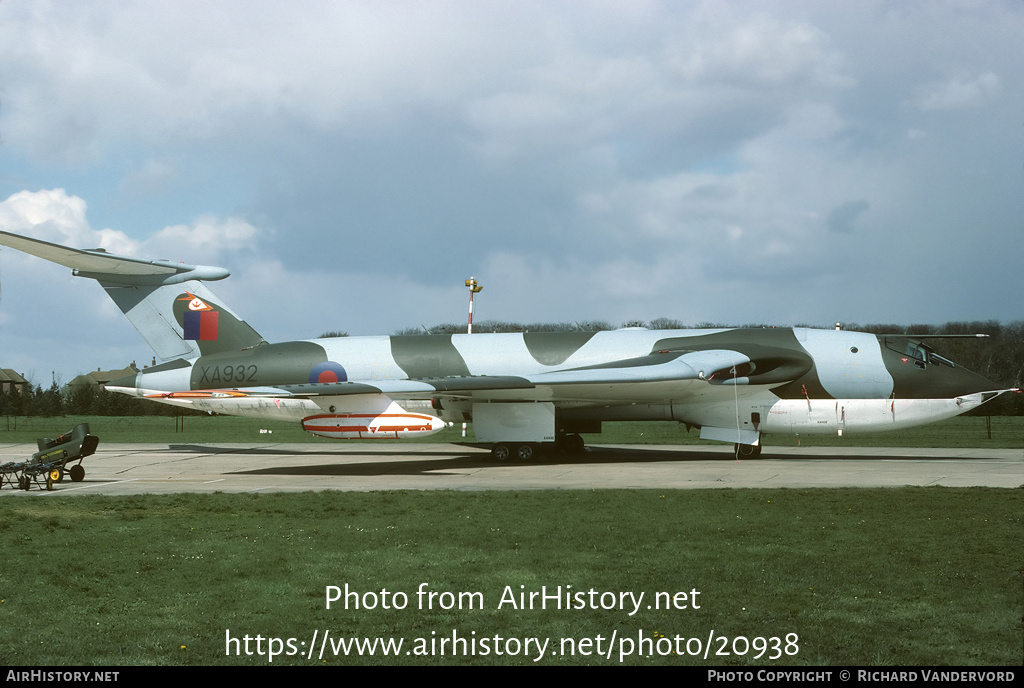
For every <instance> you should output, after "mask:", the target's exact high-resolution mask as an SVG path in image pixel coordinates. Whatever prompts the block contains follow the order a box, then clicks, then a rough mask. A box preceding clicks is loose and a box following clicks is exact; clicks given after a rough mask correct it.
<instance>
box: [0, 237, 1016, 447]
mask: <svg viewBox="0 0 1024 688" xmlns="http://www.w3.org/2000/svg"><path fill="white" fill-rule="evenodd" d="M0 245H4V246H10V247H11V248H15V249H18V250H20V251H24V252H26V253H30V254H32V255H35V256H38V257H40V258H44V259H46V260H49V261H52V262H54V263H59V264H60V265H64V266H66V267H69V268H71V269H72V270H73V271H74V274H75V275H77V276H79V277H90V278H92V279H95V280H97V281H98V282H99V283H100V285H102V286H103V288H104V289H105V290H106V291H107V294H108V295H109V296H110V298H112V299H113V300H114V302H115V303H116V304H117V305H118V306H119V307H120V308H121V310H122V311H123V312H124V314H125V315H127V316H128V319H129V320H131V322H132V324H133V325H135V327H136V329H138V331H139V332H140V333H142V336H143V337H145V338H146V341H147V342H149V344H150V346H152V347H153V349H154V350H155V351H156V353H157V354H158V355H159V356H160V357H161V358H162V359H163V360H164V361H165V362H164V363H162V364H160V365H157V366H155V367H152V368H148V369H146V370H144V371H142V372H140V373H138V374H137V375H134V376H131V377H128V378H123V379H121V380H116V381H114V382H113V383H111V384H109V385H107V389H109V390H113V391H116V392H122V393H125V394H130V395H133V396H139V397H145V398H147V399H152V400H153V401H158V402H161V403H166V404H174V405H179V406H186V407H190V408H195V409H201V410H204V411H210V412H217V413H225V414H231V415H239V416H253V417H257V418H265V419H276V420H291V421H297V422H300V423H302V426H303V427H304V428H305V429H306V430H308V431H309V432H312V433H315V434H317V435H322V436H325V437H334V438H340V439H345V438H373V437H386V438H392V439H394V438H402V437H413V436H417V435H427V434H430V433H433V432H437V431H439V430H440V429H442V428H443V427H445V424H446V422H464V421H472V423H473V425H474V430H475V432H476V436H477V439H478V440H480V441H481V442H487V443H493V445H494V449H493V452H494V456H495V457H496V458H499V459H504V458H508V457H509V456H517V457H518V458H519V459H523V460H526V459H529V458H531V457H532V456H533V454H534V452H535V451H536V450H537V448H538V447H539V446H540V445H541V444H544V443H552V444H554V445H556V446H560V447H562V448H565V449H577V450H578V449H582V446H583V440H582V439H581V437H580V435H579V433H585V432H600V428H601V422H602V421H612V420H671V421H678V422H680V423H684V424H686V426H687V427H698V428H700V436H701V437H702V438H705V439H711V440H719V441H723V442H732V443H734V444H735V446H736V450H737V452H738V453H739V454H741V455H746V456H756V455H757V454H759V453H760V448H761V443H760V438H761V436H762V435H764V434H768V433H804V434H813V433H818V434H823V433H839V434H843V433H847V432H856V431H877V430H887V429H895V428H905V427H910V426H913V425H921V424H924V423H928V422H931V421H936V420H941V419H944V418H950V417H952V416H956V415H958V414H960V413H963V412H965V411H968V410H970V409H972V408H974V407H976V406H978V405H980V404H982V403H984V402H986V401H988V400H990V399H992V398H994V397H996V396H998V395H999V394H1000V393H1002V392H1005V391H1010V390H1006V389H999V388H998V387H999V386H998V385H996V384H995V383H994V382H991V381H990V380H987V379H985V378H983V377H981V376H980V375H977V374H975V373H972V372H971V371H969V370H966V369H964V368H962V367H960V366H958V365H956V364H955V363H953V362H952V361H949V360H948V359H946V358H943V357H942V356H940V355H938V354H937V353H935V352H934V351H933V350H932V349H931V347H930V346H928V345H927V344H926V341H927V340H926V339H925V338H922V337H912V336H902V335H877V336H876V335H873V334H866V333H861V332H849V331H840V330H813V329H805V328H792V329H788V328H787V329H782V328H779V329H722V330H645V329H633V328H630V329H624V330H616V331H612V332H537V333H532V332H531V333H524V334H473V335H412V336H394V337H387V336H381V337H342V338H331V339H313V340H304V341H295V342H283V343H278V344H271V343H268V342H266V341H264V339H263V338H262V337H261V336H260V335H259V334H258V333H257V332H256V331H255V330H254V329H253V328H252V327H250V326H249V324H248V323H246V322H245V321H244V320H241V319H240V318H239V317H238V316H237V315H236V314H235V313H234V312H233V311H232V310H231V309H230V308H228V307H227V306H226V305H225V304H224V303H223V302H221V301H220V300H219V299H218V298H217V297H216V296H214V295H213V293H211V292H210V290H209V289H207V288H206V287H205V286H204V285H203V282H204V281H211V280H219V279H223V278H225V277H227V276H228V272H227V270H224V269H223V268H216V267H209V266H202V265H189V264H186V263H174V262H170V261H163V260H158V261H145V260H138V259H135V258H126V257H123V256H115V255H112V254H109V253H107V252H106V251H103V250H101V249H94V250H78V249H71V248H66V247H64V246H58V245H56V244H51V243H49V242H45V241H39V240H36V239H29V238H27V237H22V236H18V235H16V234H10V233H7V232H0Z"/></svg>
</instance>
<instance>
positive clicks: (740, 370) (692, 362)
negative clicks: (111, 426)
mask: <svg viewBox="0 0 1024 688" xmlns="http://www.w3.org/2000/svg"><path fill="white" fill-rule="evenodd" d="M755 368H756V366H755V365H754V364H753V363H752V361H751V359H750V358H749V357H748V356H745V355H744V354H740V353H738V352H736V351H729V350H724V349H722V350H718V349H716V350H707V351H691V352H659V353H653V354H650V355H647V356H640V357H636V358H629V359H623V360H620V361H615V362H612V363H605V364H601V365H595V366H586V367H580V368H570V369H566V370H559V371H549V372H540V373H536V374H532V375H523V376H514V375H460V376H451V377H436V378H418V379H379V380H355V381H350V382H329V383H304V384H291V385H273V386H267V387H249V388H232V389H208V390H183V391H178V392H155V391H154V392H151V393H149V394H147V395H146V396H150V397H159V398H166V399H189V398H203V399H208V400H215V399H230V398H238V397H306V398H310V397H324V396H327V397H339V396H352V395H364V394H383V395H386V396H388V397H391V398H392V399H430V398H431V397H435V396H438V395H444V396H450V397H462V398H472V399H476V400H486V399H489V398H500V399H503V400H510V399H522V400H528V399H541V398H543V399H547V398H550V397H551V396H552V394H550V393H549V391H550V390H553V388H558V387H564V386H568V385H572V386H574V387H575V388H582V390H581V394H582V395H583V396H584V397H585V396H586V393H585V390H586V387H587V386H590V385H605V386H606V385H615V384H642V383H649V382H670V381H684V380H705V381H707V382H708V383H710V384H730V383H732V384H749V383H750V382H761V383H765V384H768V383H776V382H779V381H789V380H791V379H795V377H791V376H790V374H789V373H787V374H786V375H785V376H784V377H785V379H784V380H780V379H779V377H778V375H777V374H776V375H764V374H763V376H765V377H770V378H771V379H764V380H760V379H757V376H756V375H752V374H748V375H747V376H745V377H740V376H741V375H742V374H744V373H746V372H747V371H750V370H754V369H755ZM796 368H800V369H803V366H794V367H793V371H792V372H793V373H794V374H795V373H796V372H797V371H796ZM776 370H777V369H776ZM723 371H727V372H726V374H725V375H723ZM716 378H717V379H716ZM554 396H559V395H557V394H555V395H554Z"/></svg>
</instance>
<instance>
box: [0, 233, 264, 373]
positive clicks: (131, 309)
mask: <svg viewBox="0 0 1024 688" xmlns="http://www.w3.org/2000/svg"><path fill="white" fill-rule="evenodd" d="M0 246H9V247H10V248H14V249H17V250H19V251H23V252H25V253H29V254H31V255H34V256H37V257H39V258H43V259H44V260H48V261H50V262H51V263H57V264H58V265H63V266H65V267H68V268H71V269H72V271H73V274H74V275H75V276H77V277H89V278H92V279H94V280H96V281H97V282H99V283H100V285H101V286H102V287H103V288H104V289H105V290H106V292H107V294H108V295H109V296H110V298H111V299H113V300H114V303H116V304H117V306H118V308H120V309H121V312H123V313H124V314H125V315H126V316H128V319H129V320H130V321H131V323H132V325H134V326H135V329H137V330H138V331H139V333H140V334H141V335H142V336H143V337H144V338H145V340H146V341H147V342H148V343H149V345H150V346H151V347H152V348H153V350H154V351H155V352H156V353H157V355H158V356H159V357H160V358H161V359H163V360H168V359H171V358H181V357H186V358H195V357H198V356H200V355H209V354H214V353H219V352H222V351H239V350H241V349H245V348H248V347H251V346H256V345H257V344H260V343H261V342H262V341H263V338H262V337H261V336H260V335H259V333H257V332H256V331H255V330H254V329H252V328H251V327H250V326H249V325H248V323H246V322H245V321H243V320H241V319H240V318H239V317H238V316H237V315H235V313H234V312H233V311H231V309H229V308H228V307H227V306H225V305H223V304H222V303H220V302H219V300H218V299H217V297H216V296H214V294H213V292H211V291H210V290H209V289H207V288H206V287H205V286H204V285H203V284H202V281H203V280H206V281H212V280H220V279H224V278H225V277H227V276H228V275H229V274H230V273H229V272H228V271H227V270H225V269H224V268H218V267H213V266H209V265H191V264H189V263H174V262H171V261H167V260H155V261H149V260H140V259H138V258H129V257H127V256H118V255H114V254H112V253H107V252H106V251H105V250H103V249H92V250H82V249H75V248H68V247H66V246H60V245H58V244H51V243H50V242H48V241H41V240H39V239H30V238H28V237H23V236H20V235H17V234H11V233H10V232H3V231H0Z"/></svg>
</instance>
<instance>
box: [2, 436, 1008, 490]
mask: <svg viewBox="0 0 1024 688" xmlns="http://www.w3.org/2000/svg"><path fill="white" fill-rule="evenodd" d="M34 451H36V447H35V445H29V444H8V445H0V465H2V464H4V463H6V462H8V461H23V460H25V458H27V457H29V456H31V455H32V453H33V452H34ZM82 465H83V466H84V467H85V470H86V475H85V480H83V481H82V482H78V483H75V482H71V480H70V478H65V479H64V481H62V482H60V483H57V484H55V485H54V489H53V491H51V492H47V491H46V490H45V489H43V490H41V489H39V488H38V487H37V486H34V487H33V488H32V489H31V490H29V491H27V492H26V491H23V490H17V489H13V488H12V487H11V486H9V485H7V486H4V488H3V489H2V490H0V498H5V497H14V496H22V497H35V496H39V497H42V496H46V497H53V496H58V495H65V496H72V495H79V494H105V495H127V494H166V493H174V492H216V491H221V492H299V491H305V490H355V491H368V490H537V489H610V488H629V489H681V488H682V489H687V488H690V489H693V488H726V487H732V488H758V487H761V488H766V487H771V488H776V487H894V486H903V485H917V486H928V485H943V486H947V487H975V486H977V487H1002V488H1018V487H1022V486H1024V449H908V448H900V449H888V448H863V447H843V448H834V447H828V448H823V447H819V448H815V447H785V448H780V447H766V448H765V449H764V452H763V454H762V456H761V458H759V459H741V460H736V458H735V457H734V456H733V452H732V450H731V449H730V448H729V447H724V446H723V447H705V446H700V447H694V446H666V445H656V446H655V445H643V446H637V445H632V446H612V445H594V446H590V447H588V448H587V451H586V453H585V454H583V455H580V456H574V457H567V456H562V455H557V454H552V455H549V456H541V457H539V458H538V459H537V460H535V461H532V462H530V463H517V462H506V463H499V462H496V461H494V460H493V459H492V458H491V456H490V453H489V452H488V451H487V450H485V449H481V448H476V447H467V446H461V445H454V444H402V443H382V444H374V443H360V444H348V445H338V446H336V447H335V446H332V447H325V446H324V445H316V444H193V445H189V444H174V445H166V444H162V445H157V444H148V445H147V444H108V445H102V444H101V445H100V447H99V450H98V451H97V452H96V454H95V455H94V456H91V457H89V458H87V459H86V460H85V461H84V462H83V464H82Z"/></svg>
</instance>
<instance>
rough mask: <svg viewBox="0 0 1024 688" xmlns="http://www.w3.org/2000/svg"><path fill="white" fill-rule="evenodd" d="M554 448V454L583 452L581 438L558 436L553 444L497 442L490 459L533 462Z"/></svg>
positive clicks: (576, 436) (583, 446)
mask: <svg viewBox="0 0 1024 688" xmlns="http://www.w3.org/2000/svg"><path fill="white" fill-rule="evenodd" d="M548 447H554V449H555V451H556V452H559V453H561V454H582V453H583V452H584V450H585V443H584V441H583V438H582V437H580V436H579V435H575V434H573V435H566V434H564V433H562V434H559V435H558V439H556V440H555V441H554V442H553V443H551V442H545V443H543V444H541V443H539V442H522V443H519V442H498V443H497V444H495V445H494V446H493V447H492V448H491V457H493V458H494V460H495V461H508V460H510V459H515V460H516V461H523V462H526V461H533V460H534V459H535V458H537V455H538V454H540V452H541V450H543V449H547V448H548Z"/></svg>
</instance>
